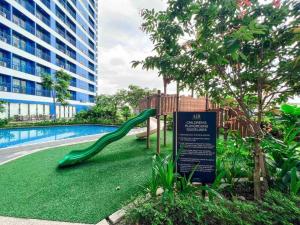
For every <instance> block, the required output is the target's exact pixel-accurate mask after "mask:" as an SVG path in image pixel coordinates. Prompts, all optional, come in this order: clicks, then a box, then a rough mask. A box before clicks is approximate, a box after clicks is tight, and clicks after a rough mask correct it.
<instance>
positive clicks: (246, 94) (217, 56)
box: [133, 0, 300, 200]
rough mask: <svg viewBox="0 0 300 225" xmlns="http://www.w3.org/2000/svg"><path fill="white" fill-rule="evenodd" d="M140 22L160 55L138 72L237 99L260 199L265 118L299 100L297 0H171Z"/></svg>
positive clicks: (264, 173)
mask: <svg viewBox="0 0 300 225" xmlns="http://www.w3.org/2000/svg"><path fill="white" fill-rule="evenodd" d="M142 17H143V19H144V23H143V24H142V29H143V30H144V31H145V32H146V33H147V34H149V36H150V39H151V41H152V42H153V43H154V46H155V48H154V52H155V55H154V56H149V57H147V58H146V59H144V60H143V61H136V62H134V63H133V66H137V65H139V64H141V65H143V67H144V68H145V69H154V68H156V69H158V70H159V74H160V75H162V76H166V75H167V76H168V78H170V79H172V80H176V81H178V82H180V83H181V84H182V86H192V87H193V89H195V90H196V91H198V93H199V94H206V95H209V97H210V98H212V99H213V100H214V101H217V102H222V101H223V100H224V99H226V98H229V97H230V98H233V99H234V100H235V102H236V104H237V106H238V107H239V108H240V109H241V110H242V112H243V117H244V119H246V120H248V123H249V127H250V129H251V131H252V138H253V140H254V144H253V146H254V147H253V149H252V153H253V158H254V171H253V181H254V197H255V199H256V200H260V199H261V198H262V196H263V193H264V192H265V191H266V190H267V189H268V182H267V168H266V165H265V154H264V152H263V150H262V148H261V141H262V139H263V138H264V136H265V133H264V131H263V130H262V121H263V120H264V116H265V112H266V111H267V110H268V109H269V108H271V107H273V106H274V105H276V104H279V103H282V102H285V101H287V99H288V98H289V97H292V96H295V95H299V94H300V79H299V76H300V57H299V55H300V54H299V53H300V44H299V40H300V3H299V1H297V0H286V1H283V2H280V1H278V0H275V1H273V2H271V3H265V2H262V1H258V0H238V1H237V0H226V1H224V0H210V1H207V0H184V1H181V0H169V1H168V7H167V9H166V10H164V11H159V12H156V11H155V10H143V11H142ZM261 180H262V182H261Z"/></svg>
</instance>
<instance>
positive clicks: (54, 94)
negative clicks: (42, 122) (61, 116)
mask: <svg viewBox="0 0 300 225" xmlns="http://www.w3.org/2000/svg"><path fill="white" fill-rule="evenodd" d="M52 97H53V107H54V115H53V120H54V121H56V100H55V97H56V93H55V90H52Z"/></svg>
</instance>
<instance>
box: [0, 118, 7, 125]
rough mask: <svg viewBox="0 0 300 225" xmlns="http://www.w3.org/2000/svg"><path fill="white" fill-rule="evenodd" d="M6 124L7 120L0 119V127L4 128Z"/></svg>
mask: <svg viewBox="0 0 300 225" xmlns="http://www.w3.org/2000/svg"><path fill="white" fill-rule="evenodd" d="M7 124H8V119H0V127H4V126H5V125H7Z"/></svg>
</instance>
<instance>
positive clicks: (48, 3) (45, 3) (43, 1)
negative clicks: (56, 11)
mask: <svg viewBox="0 0 300 225" xmlns="http://www.w3.org/2000/svg"><path fill="white" fill-rule="evenodd" d="M42 3H43V4H44V5H45V6H47V7H48V8H50V1H49V0H42Z"/></svg>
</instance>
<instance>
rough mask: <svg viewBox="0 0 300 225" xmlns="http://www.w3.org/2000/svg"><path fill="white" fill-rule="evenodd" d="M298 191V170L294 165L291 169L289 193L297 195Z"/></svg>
mask: <svg viewBox="0 0 300 225" xmlns="http://www.w3.org/2000/svg"><path fill="white" fill-rule="evenodd" d="M299 191H300V172H299V171H298V170H297V168H296V167H294V168H293V169H292V170H291V183H290V193H291V194H292V195H297V194H298V192H299Z"/></svg>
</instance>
